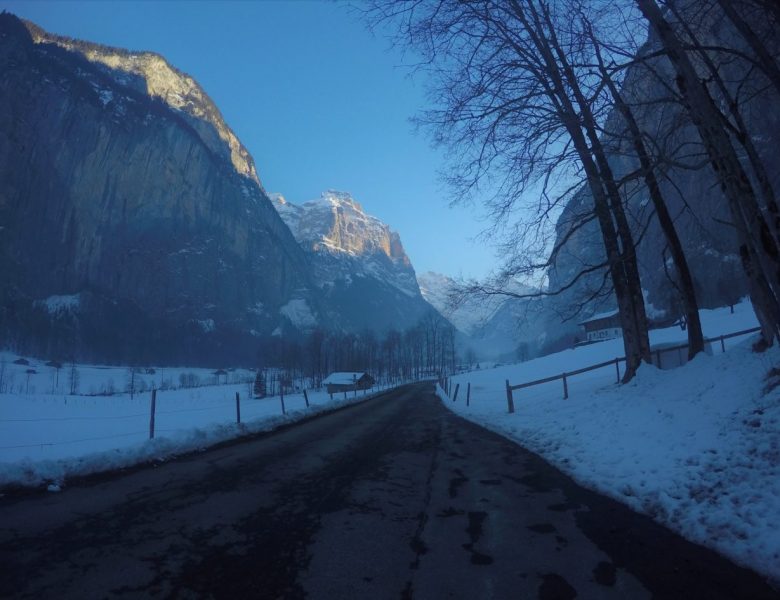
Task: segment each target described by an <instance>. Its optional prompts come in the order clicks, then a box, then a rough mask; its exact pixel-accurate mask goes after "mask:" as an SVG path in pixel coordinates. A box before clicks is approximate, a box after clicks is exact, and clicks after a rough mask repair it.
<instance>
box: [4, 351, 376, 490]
mask: <svg viewBox="0 0 780 600" xmlns="http://www.w3.org/2000/svg"><path fill="white" fill-rule="evenodd" d="M9 357H10V358H14V357H13V356H12V355H8V354H6V355H3V356H2V357H0V369H1V368H2V365H3V363H2V360H5V359H7V358H9ZM16 358H18V357H16ZM28 360H29V359H28ZM30 363H31V365H29V366H28V365H17V364H14V363H13V362H12V361H8V360H5V363H4V364H5V369H6V372H5V375H4V377H5V380H6V385H7V384H8V380H9V379H11V381H12V383H11V385H10V387H11V388H12V389H13V390H14V392H13V393H0V487H2V486H7V485H11V484H20V485H40V484H42V483H46V482H54V483H56V484H62V482H63V481H64V480H65V479H66V478H67V477H72V476H74V475H84V474H87V473H93V472H97V471H104V470H109V469H114V468H119V467H125V466H129V465H132V464H135V463H138V462H143V461H146V460H152V459H160V460H161V459H165V458H166V457H169V456H171V455H175V454H179V453H182V452H188V451H192V450H198V449H201V448H205V447H207V446H210V445H212V444H215V443H218V442H221V441H224V440H228V439H231V438H235V437H238V436H241V435H246V434H248V433H254V432H258V431H268V430H271V429H274V428H276V427H278V426H280V425H282V424H285V423H289V422H292V421H296V420H299V419H302V418H305V417H308V416H311V415H314V414H317V413H320V412H324V411H328V410H333V409H335V408H338V407H339V406H342V405H345V404H349V403H352V402H356V401H360V400H362V399H363V398H364V397H366V396H365V395H364V394H363V392H358V394H357V395H354V394H352V393H350V394H348V397H347V398H344V396H343V394H339V395H334V397H333V399H331V398H330V397H329V396H328V394H327V393H326V392H324V391H308V392H307V393H308V398H309V403H310V407H308V408H307V407H306V404H305V400H304V396H303V394H302V393H296V394H291V395H285V397H284V404H285V410H286V414H285V415H282V407H281V400H280V398H279V396H273V397H268V398H263V399H254V398H250V394H249V392H250V385H251V383H250V382H251V381H252V380H253V377H249V376H247V375H249V374H251V372H250V371H243V370H236V371H232V372H228V373H226V374H224V375H213V374H212V371H211V370H209V369H164V370H160V369H158V370H156V372H155V373H154V374H142V375H139V376H138V377H139V380H143V381H145V382H147V384H148V387H149V388H151V383H152V380H154V381H155V383H156V384H159V382H160V380H161V379H160V378H161V377H163V379H162V381H164V382H168V383H170V382H171V381H176V382H177V383H178V381H179V375H181V376H182V381H184V382H185V383H193V382H203V381H205V382H209V383H211V385H205V386H201V387H182V388H180V389H165V390H162V389H159V390H158V391H157V400H156V411H155V438H154V440H149V421H150V412H151V392H150V391H144V392H141V393H136V394H134V396H133V398H131V397H130V395H129V394H128V393H120V394H113V395H110V396H78V395H67V394H66V391H67V388H68V385H69V384H68V381H67V380H68V376H67V371H68V367H64V368H62V369H60V374H59V379H60V380H59V388H58V389H60V390H61V391H60V392H59V393H51V386H54V385H55V383H54V381H55V380H54V378H55V372H56V370H55V369H54V368H51V367H45V366H44V367H42V366H41V365H40V364H38V362H37V361H32V360H30ZM30 368H33V370H36V371H37V370H38V369H41V371H42V372H41V373H36V374H35V375H32V376H31V378H35V377H39V379H40V381H39V382H37V384H36V386H33V385H32V384H31V385H30V386H29V393H24V391H20V388H26V387H27V382H26V381H25V379H24V376H25V373H24V371H21V375H22V377H19V376H15V375H19V374H20V373H19V372H18V371H19V370H20V369H24V370H26V369H30ZM49 371H51V373H49ZM78 371H79V373H80V374H81V381H80V385H86V386H88V387H89V389H97V390H100V389H105V388H106V387H107V386H108V383H107V381H112V382H113V381H116V383H118V384H121V385H122V387H124V386H125V385H126V381H125V380H124V379H123V377H126V373H125V371H126V369H125V370H122V369H121V368H117V367H98V366H85V365H78ZM161 371H162V373H161ZM217 378H219V381H220V383H221V385H216V379H217ZM226 379H227V381H228V383H222V382H224V381H225V380H226ZM147 380H148V381H147ZM242 380H243V381H242ZM14 381H15V382H16V383H13V382H14ZM112 385H113V384H112ZM136 385H138V384H136ZM375 391H376V390H375ZM236 392H238V393H239V396H240V405H241V424H240V425H238V424H236V399H235V398H236Z"/></svg>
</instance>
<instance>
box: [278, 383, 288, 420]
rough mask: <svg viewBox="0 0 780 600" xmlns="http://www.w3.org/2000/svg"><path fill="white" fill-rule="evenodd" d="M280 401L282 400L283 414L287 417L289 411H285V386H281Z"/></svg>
mask: <svg viewBox="0 0 780 600" xmlns="http://www.w3.org/2000/svg"><path fill="white" fill-rule="evenodd" d="M279 400H281V402H282V414H283V415H286V414H287V411H286V410H285V409H284V386H283V385H280V386H279Z"/></svg>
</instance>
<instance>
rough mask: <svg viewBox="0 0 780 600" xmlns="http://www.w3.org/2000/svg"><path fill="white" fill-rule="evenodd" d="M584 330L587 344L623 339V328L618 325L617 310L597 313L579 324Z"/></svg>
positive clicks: (618, 315)
mask: <svg viewBox="0 0 780 600" xmlns="http://www.w3.org/2000/svg"><path fill="white" fill-rule="evenodd" d="M579 324H580V325H582V326H583V327H584V328H585V334H586V335H587V337H588V342H600V341H601V340H611V339H614V338H619V337H623V327H622V326H621V325H620V313H619V312H618V311H617V310H611V311H609V312H603V313H598V314H596V315H593V316H592V317H591V318H590V319H585V320H584V321H581V322H580V323H579Z"/></svg>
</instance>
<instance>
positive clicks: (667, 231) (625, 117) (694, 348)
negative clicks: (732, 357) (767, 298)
mask: <svg viewBox="0 0 780 600" xmlns="http://www.w3.org/2000/svg"><path fill="white" fill-rule="evenodd" d="M582 19H583V23H584V30H585V33H586V34H587V37H588V41H589V42H590V44H592V46H593V50H594V54H595V57H596V64H597V65H598V70H599V73H600V74H601V78H602V81H603V82H604V85H605V86H606V88H607V89H608V90H609V93H610V95H611V97H612V102H613V103H614V106H615V108H616V110H617V111H618V113H619V114H620V116H621V117H622V121H623V123H624V125H625V130H624V135H625V137H626V138H628V140H630V144H631V146H633V149H634V151H635V152H636V156H637V159H638V160H639V164H640V167H641V176H642V178H643V179H644V182H645V185H646V188H647V192H648V194H649V196H650V199H651V201H652V203H653V207H654V208H655V214H656V217H657V218H658V222H659V224H660V226H661V230H662V231H663V233H664V236H665V238H666V241H667V243H668V247H669V250H670V253H671V256H672V259H673V261H674V265H675V268H676V270H677V273H678V276H679V279H680V282H679V286H678V287H679V292H680V296H681V299H682V303H683V306H684V309H685V319H686V321H687V334H688V358H689V359H691V358H693V357H694V356H695V355H696V354H697V353H699V352H702V351H703V350H704V333H703V331H702V327H701V320H700V319H699V304H698V302H697V300H696V292H695V289H694V284H693V275H692V274H691V270H690V268H689V266H688V260H687V259H686V257H685V252H684V250H683V245H682V241H681V240H680V236H679V235H678V234H677V229H676V228H675V225H674V219H673V217H672V215H671V214H670V213H669V209H668V208H667V205H666V201H665V200H664V197H663V194H662V192H661V185H660V183H659V182H658V179H657V177H656V174H655V166H654V161H653V160H652V158H651V155H650V152H649V151H648V149H647V147H646V145H645V141H644V138H645V135H644V134H643V132H642V130H641V129H640V127H639V123H638V122H637V120H636V118H635V116H634V112H633V110H632V108H631V107H630V106H629V104H628V102H627V101H626V100H625V99H624V98H623V94H622V93H621V92H620V90H619V89H618V86H617V84H616V83H615V81H614V79H613V76H612V73H611V72H610V69H608V68H607V64H606V62H605V60H604V57H603V53H602V50H601V43H600V41H599V39H598V37H597V36H596V35H595V33H594V30H593V27H592V25H591V23H590V21H589V20H588V18H587V16H585V15H583V16H582ZM613 67H614V65H613Z"/></svg>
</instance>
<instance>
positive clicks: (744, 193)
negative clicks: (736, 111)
mask: <svg viewBox="0 0 780 600" xmlns="http://www.w3.org/2000/svg"><path fill="white" fill-rule="evenodd" d="M636 3H637V5H638V6H639V9H640V10H641V11H642V14H644V16H645V18H647V20H648V22H649V23H650V25H651V27H652V28H653V29H654V30H655V31H656V33H657V34H658V36H659V38H660V40H661V42H662V44H663V45H664V47H665V49H666V53H667V57H668V58H669V60H670V62H671V63H672V66H673V67H674V69H675V71H676V73H677V79H676V83H677V87H678V88H679V89H680V92H681V93H682V95H683V97H684V98H685V101H686V103H687V109H688V112H689V113H690V116H691V119H692V121H693V123H694V124H695V125H696V127H697V129H698V131H699V135H700V136H701V138H702V141H703V142H704V146H705V148H706V150H707V154H708V155H709V158H710V162H711V164H712V167H713V169H714V171H715V174H716V176H717V178H718V180H719V183H720V186H721V189H722V191H723V193H724V195H725V196H726V199H727V200H728V204H729V208H730V210H731V214H732V218H733V220H734V223H735V225H736V229H737V234H738V236H739V246H740V256H741V257H742V263H743V267H744V268H745V273H746V274H747V276H748V279H749V281H750V290H751V300H752V301H753V305H754V307H755V308H756V315H757V316H758V317H759V319H760V320H761V327H762V332H763V335H764V341H765V342H766V344H767V345H771V344H772V342H773V341H774V340H775V339H776V338H780V305H778V295H777V283H778V277H779V276H780V268H779V267H780V264H778V258H779V256H778V248H777V244H776V243H775V240H774V236H772V235H771V233H770V232H769V227H768V225H767V223H766V221H765V220H764V218H763V216H762V214H761V210H760V208H759V206H758V202H757V199H756V195H755V192H754V191H753V187H752V185H751V184H750V180H749V179H748V176H747V174H746V173H745V170H744V169H743V168H742V164H741V163H740V162H739V158H738V157H737V154H736V152H735V150H734V147H733V146H732V145H731V141H730V140H729V137H728V134H727V133H726V131H725V129H724V126H723V123H722V120H721V114H720V111H718V109H717V107H716V106H715V103H714V101H713V100H712V97H711V96H710V94H709V92H708V91H707V89H706V87H704V85H703V84H702V82H701V81H700V79H699V76H698V74H697V73H696V70H695V68H694V66H693V64H692V63H691V61H690V59H689V58H688V56H687V55H686V54H685V51H684V50H683V47H682V44H681V42H680V40H679V38H678V37H677V35H676V33H675V32H674V30H673V29H672V27H671V26H670V25H669V23H668V22H667V21H666V20H665V19H664V17H663V14H662V13H661V10H660V8H659V7H658V5H657V4H656V3H655V0H636Z"/></svg>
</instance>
